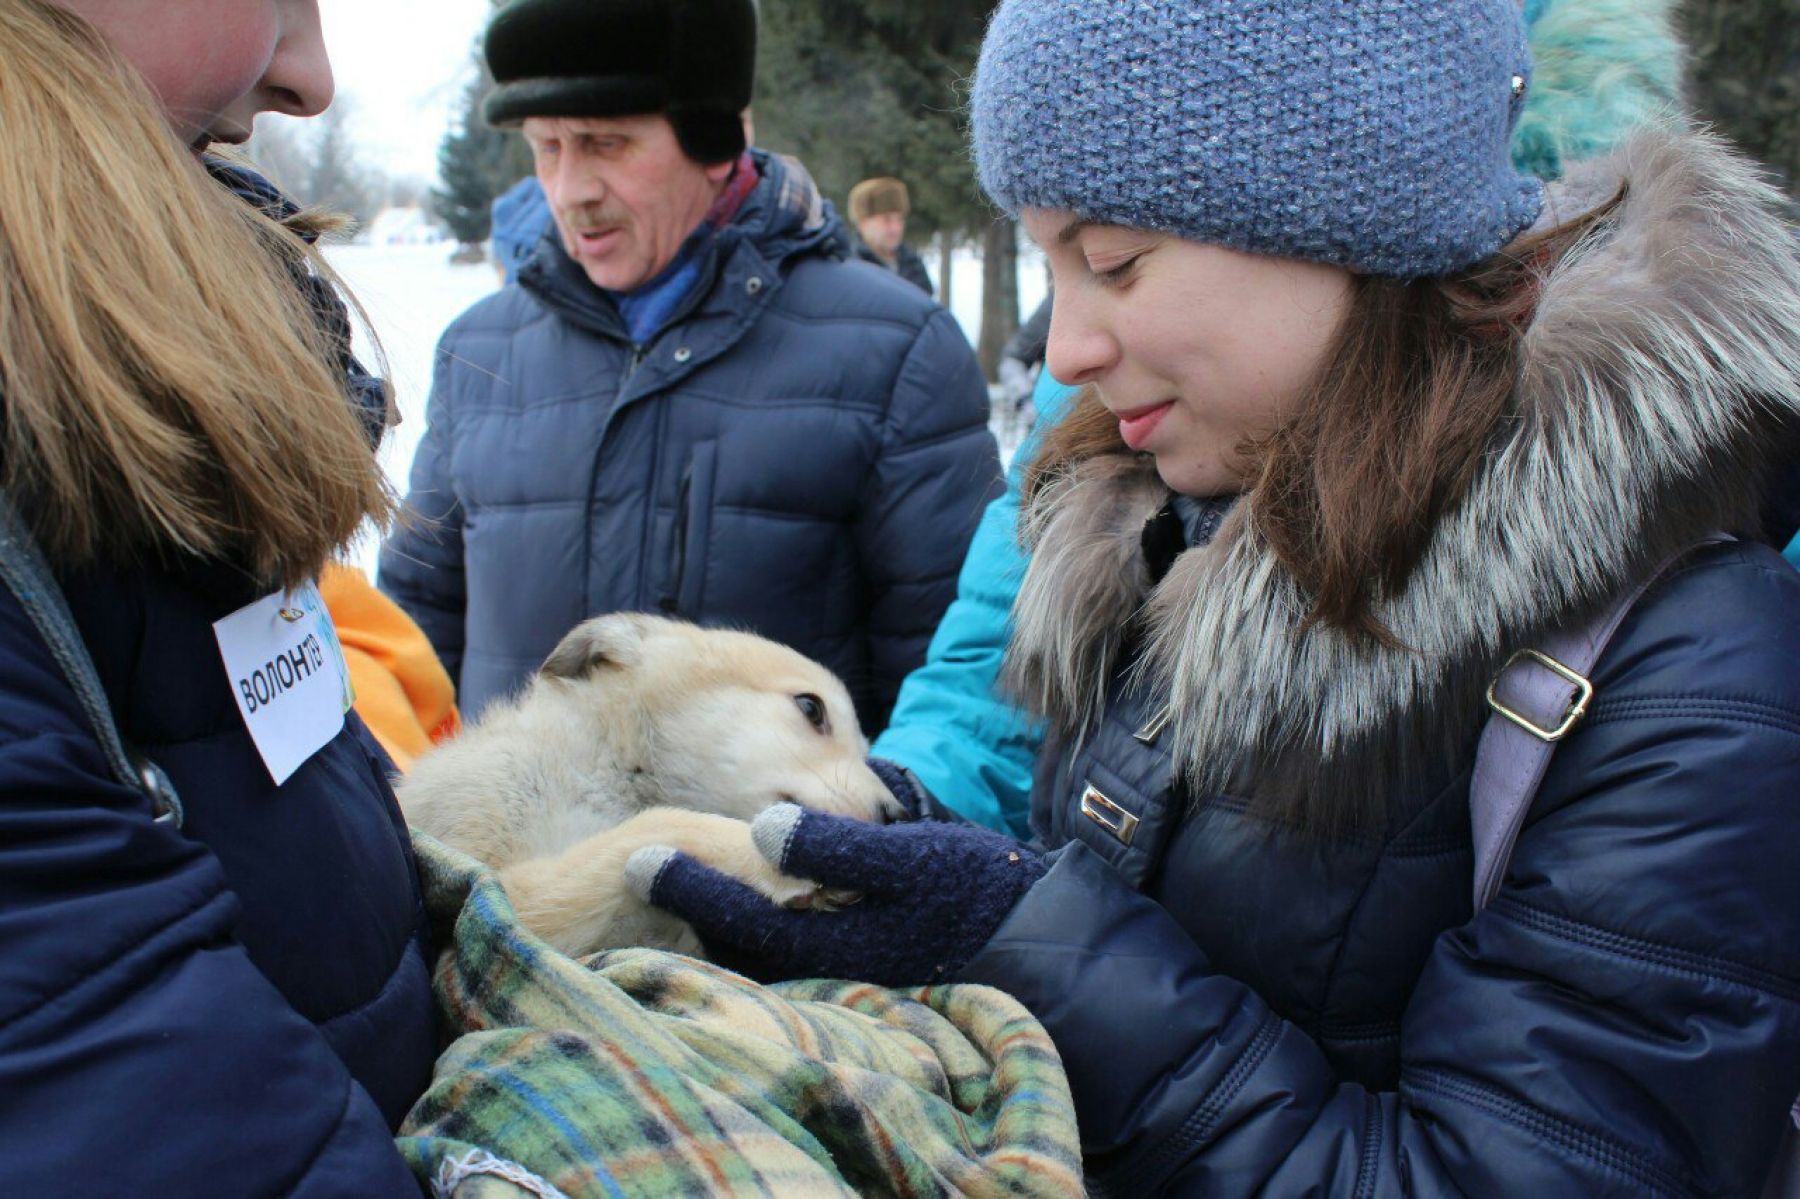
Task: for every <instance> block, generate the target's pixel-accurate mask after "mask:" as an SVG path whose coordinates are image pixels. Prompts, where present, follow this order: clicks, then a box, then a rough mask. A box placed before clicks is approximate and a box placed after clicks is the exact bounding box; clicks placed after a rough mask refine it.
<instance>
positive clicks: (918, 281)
mask: <svg viewBox="0 0 1800 1199" xmlns="http://www.w3.org/2000/svg"><path fill="white" fill-rule="evenodd" d="M911 212H912V198H911V196H910V195H908V193H907V190H906V184H904V183H902V182H901V181H900V180H898V179H892V178H888V177H886V176H883V177H881V178H879V179H864V180H863V181H862V182H861V183H859V184H857V185H856V186H855V187H853V188H851V189H850V223H851V224H852V225H855V226H856V256H857V257H858V258H860V259H862V260H863V261H864V262H872V263H874V264H875V265H876V266H878V267H880V268H882V269H883V270H887V271H893V272H894V273H895V274H897V275H899V276H900V277H901V278H902V279H904V280H906V281H907V282H908V283H910V284H912V285H913V286H914V287H916V288H918V289H919V290H920V291H922V292H924V293H925V294H926V295H928V296H931V295H936V294H937V289H936V288H934V287H933V286H932V284H931V275H930V274H929V273H928V272H927V271H926V270H925V260H924V259H923V258H920V257H919V255H918V253H917V252H916V251H914V249H913V248H912V247H911V246H909V245H907V244H906V218H907V216H908V215H909V214H910V213H911Z"/></svg>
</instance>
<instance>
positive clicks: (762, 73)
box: [755, 0, 1018, 376]
mask: <svg viewBox="0 0 1800 1199" xmlns="http://www.w3.org/2000/svg"><path fill="white" fill-rule="evenodd" d="M991 8H992V0H772V2H770V3H766V4H764V5H763V6H762V18H761V24H760V29H759V37H758V40H759V43H760V50H759V55H758V63H757V86H756V108H755V111H756V140H757V143H758V144H759V145H761V146H763V147H765V148H767V149H770V150H776V151H780V152H784V153H789V154H793V155H794V156H795V157H797V158H799V159H800V160H801V161H802V162H803V163H805V164H806V166H807V169H808V170H810V171H811V172H812V174H813V178H814V179H815V180H816V181H817V182H818V184H819V187H820V189H821V190H822V191H824V193H825V194H826V195H827V196H830V197H832V198H833V199H834V200H836V201H837V202H838V203H839V204H840V205H841V204H842V203H843V201H844V199H845V197H846V196H847V195H848V193H849V191H850V188H851V187H852V186H854V185H855V184H856V183H857V182H858V181H859V180H862V179H866V178H869V177H870V176H873V175H893V176H895V177H897V178H900V179H903V180H905V181H906V185H907V188H908V190H909V191H910V192H911V195H912V208H913V211H912V216H911V217H910V218H909V220H908V236H909V238H911V239H913V240H921V239H925V238H929V237H931V236H933V235H939V234H941V235H943V236H945V237H947V238H949V239H950V240H951V241H952V242H964V241H972V240H973V241H979V242H980V243H981V245H982V247H983V253H984V258H985V257H987V256H990V255H998V256H1000V257H1001V258H1003V259H1004V260H1005V261H996V262H993V263H991V264H986V265H984V269H983V280H984V286H983V304H982V310H983V320H982V331H981V337H980V341H981V345H982V346H983V347H999V346H1003V345H1004V344H1005V343H1006V339H1007V338H1008V337H1010V336H1011V335H1012V332H1013V330H1014V329H1015V328H1016V327H1017V324H1018V293H1017V272H1016V269H1015V266H1014V262H1013V259H1014V257H1015V255H1016V252H1017V251H1016V243H1015V241H1014V238H1013V237H1012V231H1011V229H1010V228H1008V229H1007V230H1005V231H1004V232H1002V231H998V230H994V229H992V228H991V226H992V225H993V224H994V216H995V214H994V211H993V208H992V207H991V206H990V205H989V204H988V203H987V200H986V198H985V197H984V196H983V195H982V194H981V190H980V188H979V186H978V185H977V184H976V182H975V172H974V170H973V167H972V164H971V162H970V160H969V149H968V121H967V115H966V110H967V106H968V90H967V86H968V85H967V81H968V80H969V79H970V78H971V77H972V76H973V75H974V72H975V59H976V56H977V54H978V53H979V51H980V47H981V35H982V32H983V30H984V29H985V27H986V22H987V16H988V12H989V10H990V9H991ZM940 272H942V267H941V265H940ZM940 282H941V283H942V282H945V280H940ZM998 357H999V351H998V349H997V348H994V349H992V350H991V351H990V352H984V353H983V355H982V363H983V366H984V367H985V368H986V369H987V370H988V372H989V374H990V376H991V375H992V372H993V370H994V368H995V365H996V364H997V362H998Z"/></svg>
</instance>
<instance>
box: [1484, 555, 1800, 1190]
mask: <svg viewBox="0 0 1800 1199" xmlns="http://www.w3.org/2000/svg"><path fill="white" fill-rule="evenodd" d="M1732 540H1735V538H1733V537H1732V536H1731V535H1730V534H1729V533H1714V534H1713V535H1712V536H1710V537H1706V538H1703V539H1702V540H1701V541H1699V542H1697V543H1696V544H1695V545H1693V546H1690V547H1688V548H1687V549H1685V550H1682V551H1681V553H1679V554H1676V555H1674V556H1673V557H1671V558H1669V559H1668V560H1667V561H1665V562H1664V563H1662V565H1660V566H1658V567H1657V568H1656V569H1655V570H1654V571H1652V572H1651V573H1650V576H1649V577H1648V578H1646V579H1645V580H1644V581H1643V582H1642V583H1640V584H1638V585H1637V586H1636V587H1634V588H1632V589H1631V590H1630V591H1629V592H1627V593H1625V594H1624V595H1623V596H1621V597H1620V598H1619V599H1618V600H1617V601H1615V602H1614V603H1613V605H1612V606H1611V607H1610V608H1608V609H1606V610H1605V611H1604V612H1602V613H1600V615H1599V616H1597V617H1595V618H1594V619H1593V621H1591V622H1590V623H1589V624H1588V625H1587V626H1586V627H1584V628H1579V629H1575V630H1572V631H1570V630H1564V631H1561V632H1557V633H1554V634H1551V635H1549V636H1546V637H1545V638H1544V641H1543V648H1542V649H1538V650H1520V651H1519V652H1518V653H1516V654H1514V655H1513V656H1512V658H1511V659H1510V660H1508V662H1507V663H1506V665H1505V666H1503V667H1501V669H1500V674H1499V676H1498V677H1497V678H1495V680H1494V684H1493V686H1491V687H1489V688H1488V705H1489V706H1490V707H1492V708H1493V710H1494V714H1493V715H1492V716H1489V717H1488V722H1487V727H1486V728H1484V729H1482V730H1481V744H1480V745H1479V746H1478V747H1477V748H1476V750H1475V774H1474V777H1473V778H1472V779H1471V780H1470V782H1469V823H1470V826H1471V828H1472V830H1473V832H1474V840H1475V910H1476V911H1477V912H1479V911H1480V910H1481V909H1482V908H1485V907H1486V906H1487V905H1488V902H1489V901H1490V900H1492V899H1493V898H1494V896H1495V895H1496V894H1497V893H1498V892H1499V890H1500V880H1501V879H1503V878H1505V877H1506V864H1507V862H1508V861H1510V860H1511V859H1512V851H1513V844H1514V843H1515V842H1516V841H1518V839H1519V830H1520V829H1521V828H1523V827H1524V825H1525V813H1526V812H1528V811H1530V810H1531V800H1532V798H1533V797H1534V796H1535V795H1536V794H1537V789H1538V784H1539V783H1541V782H1543V781H1544V771H1546V770H1548V769H1549V768H1550V755H1551V754H1553V753H1555V752H1556V743H1557V742H1558V741H1560V740H1562V739H1563V737H1565V736H1566V735H1568V733H1569V732H1570V731H1571V730H1572V729H1573V728H1574V727H1575V725H1576V724H1577V723H1579V722H1580V720H1581V718H1582V717H1583V716H1585V715H1587V710H1588V705H1589V704H1590V703H1592V702H1593V698H1594V685H1593V684H1592V683H1591V682H1589V678H1590V676H1591V675H1592V674H1593V670H1594V665H1595V663H1597V662H1599V660H1600V655H1601V654H1603V653H1605V652H1606V646H1607V643H1608V642H1609V641H1611V640H1612V637H1613V634H1614V633H1616V632H1618V630H1619V624H1620V622H1621V621H1623V620H1624V619H1625V614H1626V613H1627V612H1630V611H1631V609H1632V608H1633V607H1634V606H1635V605H1636V604H1637V602H1638V600H1640V599H1641V598H1643V595H1644V592H1645V591H1647V590H1649V589H1650V586H1651V585H1652V584H1653V583H1655V582H1656V581H1657V580H1658V579H1660V578H1661V577H1662V576H1663V574H1664V573H1665V572H1666V571H1667V570H1668V569H1669V567H1670V566H1672V565H1673V564H1674V563H1675V562H1677V561H1678V560H1680V559H1681V558H1683V557H1685V556H1686V555H1688V554H1689V553H1691V552H1693V550H1695V549H1698V548H1699V547H1700V546H1702V545H1717V544H1718V543H1720V542H1723V541H1732ZM1788 1118H1789V1120H1790V1121H1791V1123H1790V1125H1789V1127H1788V1129H1787V1131H1786V1133H1785V1134H1784V1135H1783V1136H1782V1140H1781V1146H1780V1148H1779V1149H1777V1150H1776V1153H1775V1167H1774V1170H1773V1171H1772V1172H1771V1173H1770V1175H1769V1179H1768V1182H1767V1184H1766V1185H1765V1187H1764V1190H1763V1192H1762V1199H1796V1197H1797V1196H1800V1098H1796V1099H1795V1100H1794V1104H1793V1107H1792V1108H1790V1109H1789V1111H1788Z"/></svg>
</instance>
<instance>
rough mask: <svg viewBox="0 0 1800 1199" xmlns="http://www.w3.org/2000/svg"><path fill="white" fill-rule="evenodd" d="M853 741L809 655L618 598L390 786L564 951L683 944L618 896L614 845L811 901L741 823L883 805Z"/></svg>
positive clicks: (685, 941) (856, 812) (621, 865)
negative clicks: (667, 849) (771, 814)
mask: <svg viewBox="0 0 1800 1199" xmlns="http://www.w3.org/2000/svg"><path fill="white" fill-rule="evenodd" d="M808 700H811V701H816V703H817V704H818V705H820V708H821V709H822V711H816V713H815V714H816V715H818V716H820V717H821V719H818V720H816V721H815V720H812V719H809V717H808V715H807V713H806V711H805V710H803V709H804V707H810V706H811V705H810V704H809V703H808ZM867 753H868V742H867V741H866V740H864V738H863V736H862V733H861V731H860V729H858V727H857V723H856V712H855V709H854V708H853V707H852V705H851V702H850V696H849V693H848V692H847V691H845V689H844V686H843V684H842V683H841V682H839V681H838V679H837V678H836V677H835V676H834V675H832V673H831V672H830V671H828V670H826V669H825V668H824V667H823V666H820V665H819V664H818V663H816V662H813V661H811V660H810V659H808V658H806V657H804V656H803V655H801V654H798V653H796V652H794V651H793V650H791V649H788V648H787V647H785V646H781V645H777V644H776V643H774V642H772V641H768V640H765V639H763V638H761V637H756V636H753V635H751V634H748V633H736V632H725V631H720V630H711V629H701V628H698V627H697V626H694V625H691V624H686V623H683V622H681V621H676V620H668V619H664V618H661V617H655V616H646V615H640V614H636V613H617V614H614V615H610V616H602V617H598V618H596V619H594V620H590V621H587V622H586V623H584V624H582V625H580V626H578V627H577V628H575V630H574V631H572V632H571V633H569V635H568V636H567V637H565V638H563V640H562V642H561V644H559V645H558V646H557V647H556V649H555V650H554V651H553V652H552V653H551V655H550V657H549V659H548V660H546V661H545V663H544V665H543V668H542V670H541V671H540V672H539V673H538V675H537V676H536V677H535V678H534V679H533V680H532V681H531V683H530V684H529V686H527V687H526V689H525V690H524V691H523V692H522V693H521V694H519V695H518V696H517V697H516V698H514V699H512V700H511V701H508V702H504V703H499V704H495V705H494V706H493V707H492V708H490V709H489V710H488V711H487V712H485V713H484V714H483V715H482V717H481V719H480V720H479V721H478V722H476V723H475V724H474V725H473V726H472V727H470V728H468V729H466V730H465V731H464V732H463V733H462V735H461V736H459V737H457V738H456V739H455V740H454V741H451V742H449V743H448V744H446V745H444V746H441V747H439V748H438V749H435V750H433V751H432V752H431V753H429V754H426V755H424V756H423V757H421V758H420V759H419V761H418V763H417V764H416V765H415V766H414V768H413V770H412V773H410V774H409V775H407V776H406V777H405V778H404V779H402V780H401V781H400V782H399V784H398V785H397V787H396V790H397V792H398V794H399V797H400V803H401V806H402V807H403V808H404V810H405V812H406V817H407V820H408V821H409V822H410V823H411V824H412V825H413V827H414V828H417V829H419V830H421V831H423V832H426V833H429V834H430V835H431V836H433V837H436V838H437V839H438V840H440V841H442V842H444V843H445V844H446V845H449V846H452V847H453V848H456V849H459V850H461V851H462V852H464V853H467V854H469V855H471V856H472V857H475V858H477V859H479V860H480V861H482V862H484V863H486V864H487V865H488V866H491V867H493V868H494V869H495V870H496V871H497V872H498V874H499V877H500V882H501V884H502V885H503V886H504V887H505V888H506V892H507V895H508V897H509V898H510V899H511V900H512V903H513V907H514V910H515V911H516V912H517V913H518V915H519V918H520V920H522V921H523V922H524V923H525V925H526V927H528V928H530V929H531V930H532V931H533V932H535V933H537V934H538V935H539V936H541V937H543V938H544V939H545V940H546V941H548V942H549V943H550V944H552V945H554V946H556V947H557V948H558V949H560V950H562V951H564V952H565V953H568V954H570V955H575V956H578V955H581V954H586V953H592V952H595V951H597V950H600V949H608V948H617V947H621V946H626V945H641V946H650V947H655V948H666V949H675V950H679V951H681V952H683V953H697V952H698V950H699V942H698V939H697V938H696V937H695V936H694V934H693V932H692V930H691V929H689V928H688V927H687V926H686V925H685V924H683V923H682V922H681V921H679V920H677V919H676V918H675V917H673V916H670V915H668V914H667V913H665V912H662V911H659V910H657V909H655V908H651V907H649V906H647V905H645V904H644V903H642V902H641V901H639V900H638V899H637V898H636V897H635V896H634V895H632V894H631V892H630V890H629V888H628V887H627V885H626V882H625V862H626V859H627V858H629V857H630V856H631V854H632V852H633V851H634V850H637V849H641V848H643V847H645V846H649V845H668V846H673V847H674V848H676V849H679V850H681V851H683V852H685V853H688V854H691V855H692V856H693V857H695V858H698V859H699V860H700V861H702V862H705V863H707V864H708V865H710V866H713V867H716V868H717V869H720V870H723V871H725V872H726V873H729V874H731V875H733V876H735V877H737V878H738V879H740V880H742V881H744V882H746V883H747V884H749V885H751V886H753V887H755V888H756V889H758V890H760V891H762V892H763V893H764V894H766V895H768V896H769V898H770V899H771V901H773V902H777V903H784V904H787V905H789V906H797V907H804V906H809V905H810V904H811V903H812V902H814V899H815V894H814V893H815V888H814V887H813V886H812V884H810V883H807V882H804V881H802V880H799V879H793V878H788V877H786V876H784V875H781V874H780V873H778V872H777V871H776V870H775V869H774V868H773V867H771V866H770V865H769V864H768V862H767V861H766V860H764V858H763V857H762V855H761V854H760V853H758V852H757V850H756V847H755V846H754V845H753V844H752V843H751V841H750V825H749V821H750V820H751V818H753V817H754V816H756V814H757V813H759V812H761V811H762V810H763V809H765V808H767V807H769V806H770V805H771V804H775V803H780V802H782V801H790V802H794V803H799V804H802V805H804V806H806V807H810V808H815V809H817V810H819V811H822V812H831V813H835V814H837V815H840V816H850V817H854V818H857V819H861V820H871V821H881V820H889V819H894V818H896V817H898V816H899V815H900V814H901V812H900V808H899V805H898V803H897V802H896V801H895V800H894V798H893V797H892V795H890V794H889V792H888V790H887V788H886V787H885V786H883V785H882V783H881V780H880V779H878V778H876V776H875V774H874V773H873V772H872V771H871V770H870V769H869V768H868V766H867V765H866V764H865V761H864V759H865V757H866V755H867Z"/></svg>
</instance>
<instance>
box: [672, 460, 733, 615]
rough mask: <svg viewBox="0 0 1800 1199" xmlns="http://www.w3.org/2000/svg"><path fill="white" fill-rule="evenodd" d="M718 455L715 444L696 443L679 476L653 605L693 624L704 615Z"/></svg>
mask: <svg viewBox="0 0 1800 1199" xmlns="http://www.w3.org/2000/svg"><path fill="white" fill-rule="evenodd" d="M718 453H719V443H718V442H716V441H702V442H699V443H698V444H696V445H695V446H694V452H693V454H692V455H691V456H690V457H689V458H688V464H687V469H686V470H684V471H683V472H682V474H681V486H680V489H679V490H678V491H677V493H676V499H675V519H674V523H673V525H672V526H671V535H670V538H669V557H668V563H667V565H666V567H665V568H664V572H663V585H662V588H661V592H662V593H661V596H660V597H659V599H658V600H657V606H658V607H660V608H661V609H662V610H663V611H664V612H667V613H669V614H670V615H671V616H682V617H686V618H687V619H689V620H695V621H697V620H699V619H700V618H701V617H702V616H703V615H704V614H705V612H704V603H705V599H706V556H707V547H708V545H709V544H710V543H711V540H712V516H713V503H714V490H715V483H716V481H717V474H718V472H717V470H716V466H717V463H718Z"/></svg>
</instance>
